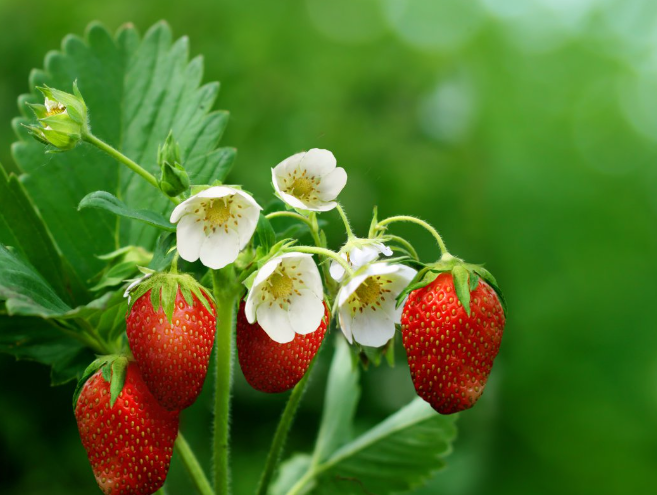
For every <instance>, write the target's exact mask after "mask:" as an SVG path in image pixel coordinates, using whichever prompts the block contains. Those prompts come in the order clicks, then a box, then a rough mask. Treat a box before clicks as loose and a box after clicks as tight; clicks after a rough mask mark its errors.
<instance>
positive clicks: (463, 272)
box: [452, 265, 470, 316]
mask: <svg viewBox="0 0 657 495" xmlns="http://www.w3.org/2000/svg"><path fill="white" fill-rule="evenodd" d="M452 279H453V280H454V290H455V291H456V297H458V298H459V301H461V304H462V305H463V309H465V312H466V313H467V315H468V316H470V281H469V273H468V270H467V269H466V268H465V267H464V266H463V265H456V266H455V267H454V268H452Z"/></svg>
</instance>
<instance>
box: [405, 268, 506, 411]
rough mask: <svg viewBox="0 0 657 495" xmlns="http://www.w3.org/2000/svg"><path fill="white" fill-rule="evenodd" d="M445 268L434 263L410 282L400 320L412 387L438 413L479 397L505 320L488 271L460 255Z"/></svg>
mask: <svg viewBox="0 0 657 495" xmlns="http://www.w3.org/2000/svg"><path fill="white" fill-rule="evenodd" d="M454 260H456V259H454ZM446 268H447V269H445V266H444V265H443V266H440V265H438V270H437V271H438V272H439V275H438V276H436V275H435V272H434V274H433V277H435V278H433V277H432V276H431V275H430V273H431V271H429V272H428V273H429V277H428V279H425V280H424V282H420V284H416V285H420V287H419V288H415V289H414V290H412V291H411V292H410V294H409V296H408V299H407V301H406V304H405V306H404V310H403V313H402V319H401V328H402V337H403V344H404V348H405V349H406V353H407V355H408V364H409V367H410V370H411V378H412V380H413V384H414V385H415V390H416V392H417V394H418V395H419V396H420V397H422V398H423V399H424V400H425V401H427V402H428V403H429V404H431V407H433V408H434V409H435V410H436V411H438V412H439V413H441V414H451V413H455V412H458V411H462V410H464V409H468V408H470V407H472V406H473V405H474V403H475V402H476V401H477V399H479V397H480V396H481V394H482V393H483V391H484V387H485V385H486V381H487V379H488V375H489V374H490V372H491V368H492V366H493V360H494V359H495V356H496V355H497V352H498V351H499V348H500V343H501V341H502V332H503V331H504V323H505V314H504V309H503V306H502V303H503V299H502V302H501V300H500V298H499V297H498V294H497V292H496V291H497V290H498V289H497V285H496V283H495V281H494V279H493V278H492V275H490V273H488V272H487V271H486V270H484V269H483V268H481V267H479V266H476V265H466V264H462V263H460V260H456V261H451V262H450V263H447V267H446ZM479 274H481V276H482V279H479ZM432 278H433V280H432V281H430V282H429V283H426V282H427V280H431V279H432ZM483 278H485V279H486V280H484V279H483ZM488 281H490V284H489V283H488ZM455 282H456V284H455ZM423 284H424V286H422V285H423ZM412 288H413V286H411V289H412ZM500 295H501V294H500Z"/></svg>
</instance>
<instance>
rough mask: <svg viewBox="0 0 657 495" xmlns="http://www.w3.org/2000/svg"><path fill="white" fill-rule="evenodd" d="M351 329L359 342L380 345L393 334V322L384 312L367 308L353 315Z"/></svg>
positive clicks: (373, 345)
mask: <svg viewBox="0 0 657 495" xmlns="http://www.w3.org/2000/svg"><path fill="white" fill-rule="evenodd" d="M351 331H352V332H353V335H354V340H355V341H356V342H358V343H359V344H361V345H365V346H368V347H381V346H382V345H384V344H385V343H386V342H388V341H389V340H390V339H391V338H392V337H393V335H395V324H394V323H393V322H392V320H391V319H390V318H389V317H388V315H386V314H385V313H384V312H382V311H372V309H371V308H368V309H366V310H365V311H363V312H362V313H360V312H358V313H356V314H355V315H354V319H353V321H352V323H351Z"/></svg>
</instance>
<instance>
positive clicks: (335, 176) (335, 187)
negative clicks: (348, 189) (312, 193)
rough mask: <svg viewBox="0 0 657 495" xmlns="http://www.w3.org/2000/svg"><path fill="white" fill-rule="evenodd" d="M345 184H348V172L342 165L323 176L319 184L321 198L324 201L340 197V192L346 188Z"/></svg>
mask: <svg viewBox="0 0 657 495" xmlns="http://www.w3.org/2000/svg"><path fill="white" fill-rule="evenodd" d="M345 185H347V172H345V170H344V169H343V168H342V167H338V168H336V169H335V170H333V171H332V172H330V173H329V174H327V175H325V176H324V177H322V178H321V180H320V183H319V185H318V186H317V189H318V192H319V199H321V200H322V201H333V200H334V199H335V198H337V197H338V194H340V191H342V189H344V186H345Z"/></svg>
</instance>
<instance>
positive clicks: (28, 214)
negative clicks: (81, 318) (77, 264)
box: [0, 165, 81, 302]
mask: <svg viewBox="0 0 657 495" xmlns="http://www.w3.org/2000/svg"><path fill="white" fill-rule="evenodd" d="M0 243H3V244H5V245H6V246H12V247H14V248H16V249H17V250H18V251H19V252H20V253H21V254H22V256H23V257H24V258H25V259H27V260H28V261H29V262H30V263H31V264H32V265H33V266H34V267H35V268H36V270H37V271H38V272H39V273H40V274H41V275H43V277H44V278H45V279H46V280H47V281H48V282H49V284H50V285H51V286H52V287H53V289H55V291H56V292H57V294H58V295H59V296H60V297H61V298H62V299H63V300H65V301H66V302H71V294H70V293H69V292H68V289H67V286H69V287H71V288H73V289H74V290H75V291H76V292H77V291H80V289H81V283H80V281H79V280H74V281H73V283H71V282H70V280H69V279H70V277H69V274H68V273H66V271H65V268H64V263H63V262H62V259H61V255H60V253H59V251H58V249H57V247H56V246H55V244H54V242H53V239H52V236H51V235H50V232H49V231H48V228H47V227H46V226H45V225H44V223H43V220H42V218H41V215H40V214H39V212H38V210H37V209H36V208H35V206H34V204H33V203H32V200H31V199H30V197H29V196H28V194H27V191H26V190H25V188H24V187H23V185H22V184H21V183H20V181H19V180H18V177H16V176H15V175H13V174H11V175H7V174H6V173H5V171H4V169H3V168H2V166H1V165H0ZM67 281H68V282H69V283H68V284H67Z"/></svg>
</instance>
